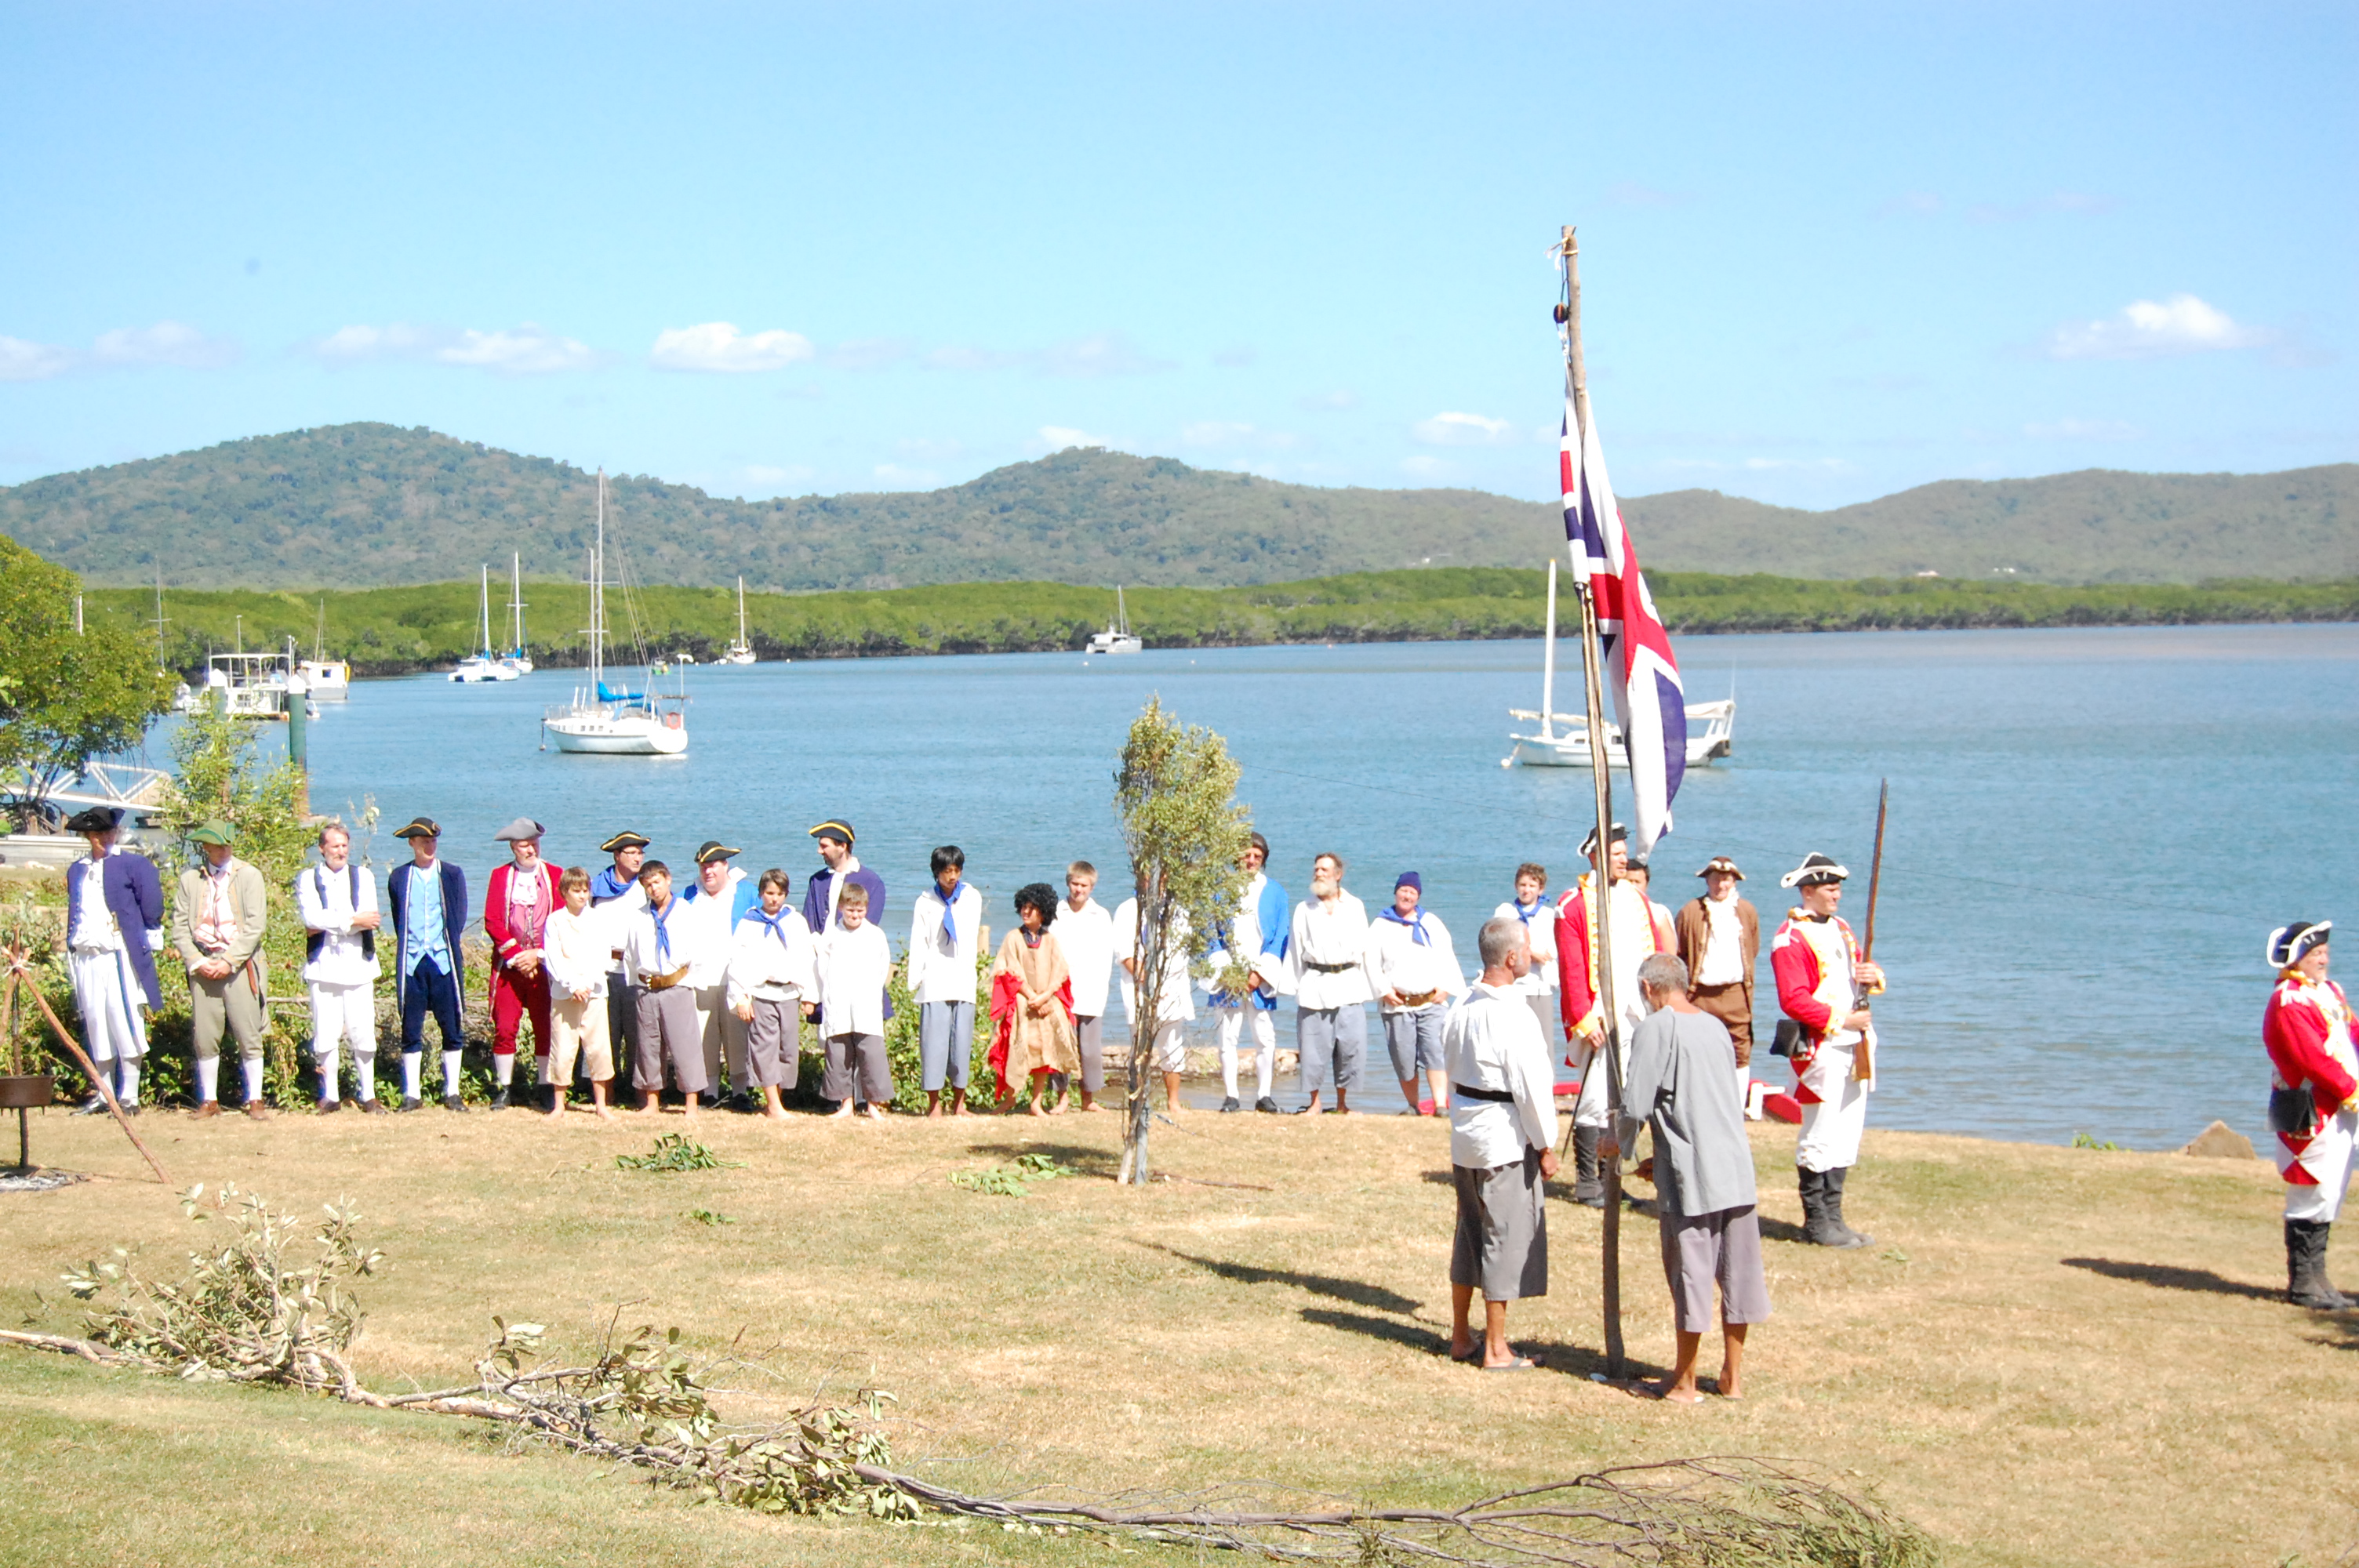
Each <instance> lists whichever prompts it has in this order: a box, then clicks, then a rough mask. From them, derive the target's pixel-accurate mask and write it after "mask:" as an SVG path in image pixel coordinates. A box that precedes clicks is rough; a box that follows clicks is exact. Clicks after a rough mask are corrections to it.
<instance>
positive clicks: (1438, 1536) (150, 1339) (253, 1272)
mask: <svg viewBox="0 0 2359 1568" xmlns="http://www.w3.org/2000/svg"><path fill="white" fill-rule="evenodd" d="M683 1142H684V1140H683ZM1017 1168H1019V1169H1025V1170H1028V1171H1030V1172H1031V1173H1032V1174H1031V1175H1029V1176H1027V1177H1026V1178H1025V1179H1027V1180H1039V1179H1042V1178H1044V1177H1048V1176H1051V1175H1053V1174H1057V1173H1059V1171H1058V1169H1057V1167H1056V1162H1055V1161H1054V1159H1053V1157H1051V1156H1049V1155H1045V1154H1029V1155H1023V1156H1019V1157H1018V1166H1017ZM183 1207H184V1209H185V1211H186V1212H187V1213H188V1215H189V1217H190V1218H191V1219H194V1220H200V1221H207V1222H210V1221H212V1219H214V1218H215V1217H226V1218H227V1219H228V1221H229V1226H228V1234H227V1235H226V1236H225V1237H224V1238H223V1241H222V1244H221V1245H220V1246H218V1247H217V1248H215V1249H212V1250H211V1251H206V1252H199V1253H196V1254H193V1255H191V1257H190V1272H189V1276H188V1278H187V1279H185V1280H183V1281H177V1282H172V1281H157V1280H152V1279H148V1278H147V1277H145V1276H143V1275H142V1274H141V1273H140V1272H139V1271H137V1270H136V1267H135V1266H134V1262H133V1258H132V1255H131V1254H130V1253H129V1252H127V1251H123V1250H118V1251H116V1252H115V1253H114V1256H113V1260H110V1261H108V1262H105V1263H92V1264H91V1265H89V1266H87V1267H85V1268H84V1269H82V1270H81V1271H78V1272H76V1273H74V1274H72V1275H70V1276H68V1279H67V1282H68V1284H69V1286H70V1287H71V1289H72V1290H73V1291H74V1293H75V1294H77V1295H78V1296H82V1297H83V1298H84V1299H88V1298H90V1297H92V1296H95V1295H97V1294H99V1293H101V1292H103V1291H105V1290H107V1289H109V1288H112V1289H113V1290H114V1292H115V1295H116V1299H115V1301H114V1303H113V1304H112V1305H110V1306H108V1307H106V1308H104V1309H103V1310H101V1311H99V1312H96V1313H93V1314H92V1316H91V1319H90V1331H91V1336H90V1337H88V1338H82V1339H77V1338H71V1337H69V1336H63V1335H50V1334H33V1333H26V1332H19V1331H16V1330H0V1344H15V1345H21V1346H28V1347H31V1348H35V1349H41V1350H50V1351H58V1352H61V1353H64V1354H68V1355H74V1356H80V1357H83V1358H85V1359H87V1360H91V1361H93V1362H98V1363H101V1364H103V1365H115V1366H129V1367H133V1368H138V1369H140V1370H142V1371H147V1372H154V1373H164V1374H174V1375H178V1376H179V1377H182V1378H189V1379H234V1380H238V1381H245V1382H262V1383H278V1384H281V1385H285V1386H288V1387H291V1388H296V1389H300V1390H309V1391H311V1392H315V1393H320V1394H323V1395H328V1396H331V1397H333V1398H336V1399H339V1400H343V1401H344V1402H345V1403H348V1404H355V1405H364V1406H368V1407H371V1408H374V1409H378V1410H400V1411H419V1412H421V1413H426V1414H432V1415H443V1416H457V1417H462V1418H466V1419H471V1420H477V1421H485V1422H494V1423H495V1424H497V1425H500V1426H502V1427H505V1428H506V1429H507V1430H509V1431H511V1432H514V1433H516V1434H517V1435H518V1436H520V1437H522V1438H525V1439H527V1440H528V1441H533V1442H539V1443H546V1444H550V1445H552V1446H555V1447H558V1448H562V1449H565V1450H567V1451H569V1452H571V1453H575V1454H586V1455H589V1456H592V1457H594V1458H598V1459H602V1460H605V1461H608V1462H611V1463H615V1464H620V1465H629V1466H631V1467H633V1468H635V1469H637V1470H640V1471H642V1472H645V1473H646V1474H647V1476H648V1478H649V1479H650V1480H651V1481H653V1482H655V1483H657V1484H659V1485H664V1486H669V1487H678V1488H680V1489H682V1490H688V1491H692V1492H694V1493H696V1494H697V1495H698V1496H700V1497H701V1498H706V1499H709V1500H712V1501H714V1502H718V1503H724V1504H727V1505H729V1506H732V1507H736V1508H746V1509H756V1511H759V1512H764V1513H774V1514H786V1513H793V1514H805V1515H825V1514H833V1515H853V1516H860V1517H867V1518H873V1519H902V1520H907V1519H919V1518H921V1517H923V1516H925V1515H929V1514H932V1515H947V1516H950V1517H951V1518H956V1519H974V1520H978V1521H984V1522H991V1523H996V1524H998V1525H999V1526H1000V1527H1001V1528H1002V1529H1004V1530H1027V1531H1044V1532H1046V1531H1053V1532H1056V1533H1059V1534H1066V1533H1071V1532H1075V1531H1086V1532H1091V1533H1094V1534H1100V1535H1103V1536H1106V1537H1110V1538H1118V1539H1122V1540H1126V1541H1134V1542H1138V1543H1141V1544H1157V1545H1168V1546H1178V1547H1181V1548H1185V1549H1189V1550H1191V1551H1194V1552H1199V1553H1201V1552H1205V1551H1208V1550H1216V1551H1233V1552H1240V1553H1242V1554H1247V1555H1251V1556H1256V1557H1261V1558H1266V1559H1269V1560H1273V1561H1280V1562H1294V1563H1358V1564H1379V1563H1442V1564H1462V1565H1467V1568H1473V1565H1475V1564H1484V1565H1489V1568H1511V1565H1523V1564H1529V1565H1535V1568H1537V1565H1538V1564H1554V1565H1565V1564H1575V1565H1583V1564H1585V1565H1588V1568H1609V1565H1610V1568H1672V1565H1674V1564H1680V1565H1685V1564H1701V1563H1712V1564H1719V1565H1724V1568H1933V1565H1934V1564H1935V1563H1936V1562H1937V1561H1938V1557H1937V1553H1936V1551H1935V1549H1934V1546H1933V1543H1932V1541H1930V1539H1929V1538H1928V1537H1927V1536H1926V1535H1925V1534H1924V1533H1923V1532H1922V1531H1920V1530H1918V1529H1917V1528H1916V1527H1915V1526H1913V1525H1911V1524H1909V1523H1908V1521H1907V1520H1905V1519H1900V1518H1898V1517H1897V1516H1896V1515H1894V1514H1893V1513H1891V1512H1890V1511H1889V1510H1887V1509H1885V1508H1884V1507H1883V1506H1882V1505H1881V1504H1880V1503H1878V1502H1876V1501H1875V1499H1874V1498H1862V1497H1854V1496H1851V1495H1848V1494H1846V1493H1843V1492H1841V1491H1838V1490H1836V1489H1835V1488H1834V1487H1830V1486H1828V1485H1826V1484H1824V1483H1822V1482H1821V1481H1818V1480H1816V1479H1814V1478H1812V1477H1811V1476H1807V1475H1805V1474H1803V1473H1801V1472H1800V1471H1799V1469H1797V1468H1796V1467H1794V1466H1792V1465H1787V1464H1784V1463H1782V1462H1777V1461H1772V1460H1766V1459H1754V1458H1745V1457H1736V1456H1725V1455H1713V1456H1705V1457H1701V1458H1689V1459H1673V1460H1668V1461H1664V1462H1661V1463H1658V1464H1647V1465H1615V1466H1610V1467H1608V1468H1604V1469H1601V1470H1596V1471H1593V1472H1591V1473H1589V1474H1586V1475H1582V1476H1576V1477H1574V1478H1573V1479H1571V1480H1569V1481H1560V1482H1554V1483H1550V1484H1549V1485H1546V1486H1540V1487H1526V1488H1522V1489H1520V1490H1517V1491H1510V1492H1501V1493H1496V1494H1494V1495H1492V1496H1490V1497H1486V1498H1479V1499H1477V1500H1475V1501H1473V1502H1471V1503H1467V1504H1465V1505H1463V1506H1462V1507H1458V1508H1445V1509H1388V1508H1375V1507H1368V1506H1364V1505H1360V1504H1354V1503H1347V1502H1342V1501H1338V1500H1336V1499H1333V1498H1319V1497H1313V1496H1306V1495H1303V1494H1299V1493H1279V1492H1275V1491H1273V1490H1271V1489H1270V1488H1268V1487H1256V1488H1252V1489H1247V1488H1244V1487H1228V1488H1223V1489H1222V1490H1220V1491H1218V1492H1214V1493H1199V1494H1195V1495H1193V1496H1189V1497H1182V1498H1165V1497H1156V1496H1150V1495H1145V1494H1141V1493H1138V1492H1136V1491H1131V1492H1123V1493H1116V1494H1112V1495H1101V1496H1097V1497H1093V1496H1091V1495H1089V1494H1086V1493H1080V1492H1074V1491H1066V1490H1065V1489H1063V1488H1059V1490H1060V1493H1062V1495H1060V1496H1058V1497H1039V1496H1035V1495H1033V1494H1034V1493H1036V1492H1037V1491H1038V1488H1026V1489H1024V1490H1023V1491H1020V1492H1017V1493H1015V1494H1012V1495H1008V1496H1002V1497H982V1496H978V1495H975V1494H972V1493H967V1492H961V1491H956V1490H953V1489H951V1488H950V1487H941V1486H938V1485H936V1484H935V1483H933V1482H931V1481H929V1480H926V1479H924V1478H922V1477H920V1476H911V1475H908V1474H905V1473H902V1472H899V1471H897V1470H895V1469H893V1468H892V1450H891V1445H890V1443H889V1440H888V1439H887V1437H886V1433H884V1432H883V1431H882V1430H881V1428H880V1426H879V1424H878V1420H879V1416H878V1412H879V1409H880V1406H881V1404H882V1403H883V1402H884V1401H886V1400H890V1399H891V1398H892V1396H891V1395H890V1394H886V1393H884V1392H882V1391H881V1390H867V1391H865V1393H864V1403H865V1406H866V1409H865V1411H861V1410H854V1409H849V1408H846V1407H843V1406H837V1405H820V1404H813V1405H810V1406H808V1407H806V1408H804V1409H802V1410H799V1411H795V1412H794V1413H793V1414H792V1415H791V1416H789V1417H788V1419H787V1420H785V1421H783V1422H777V1423H774V1424H771V1425H768V1426H759V1427H751V1426H738V1425H732V1424H729V1423H727V1422H724V1421H723V1418H722V1415H721V1412H720V1411H717V1410H716V1409H715V1408H714V1406H713V1404H712V1393H711V1390H710V1389H709V1387H708V1385H707V1382H706V1379H707V1378H708V1377H709V1376H710V1375H711V1373H712V1370H713V1368H714V1367H715V1366H717V1365H720V1364H721V1363H720V1362H711V1363H700V1362H699V1361H697V1360H696V1359H695V1358H693V1357H691V1356H690V1354H689V1352H688V1351H687V1350H686V1349H685V1348H684V1347H683V1346H682V1344H681V1336H680V1331H679V1329H677V1328H673V1329H669V1330H668V1331H666V1332H665V1333H664V1334H662V1335H661V1336H658V1334H657V1333H656V1331H655V1330H654V1329H653V1328H652V1327H648V1326H645V1325H642V1326H640V1327H637V1328H635V1329H633V1330H631V1331H630V1332H629V1333H627V1334H624V1335H620V1336H618V1335H617V1334H616V1333H615V1332H614V1324H613V1323H610V1324H609V1325H608V1329H607V1332H606V1334H605V1335H604V1336H603V1340H602V1342H601V1344H600V1346H599V1347H598V1351H597V1354H596V1356H595V1357H593V1358H592V1360H590V1361H589V1362H588V1363H587V1364H585V1365H578V1366H559V1365H552V1364H550V1363H549V1362H547V1361H544V1360H542V1359H540V1358H539V1353H540V1350H541V1346H542V1342H543V1340H544V1338H545V1336H546V1335H547V1333H548V1331H547V1329H546V1328H545V1327H543V1326H542V1325H539V1324H537V1323H509V1322H507V1321H506V1320H505V1319H502V1318H498V1317H495V1318H494V1319H493V1320H492V1322H493V1326H494V1327H495V1329H496V1330H497V1331H498V1332H497V1334H496V1335H495V1337H494V1338H493V1339H492V1341H491V1342H490V1344H489V1345H487V1346H485V1347H484V1353H483V1354H482V1356H481V1357H478V1358H477V1360H476V1362H475V1368H474V1379H473V1381H472V1382H469V1383H465V1384H462V1385H460V1386H458V1387H455V1388H448V1389H435V1390H421V1391H419V1392H415V1393H407V1394H397V1395H390V1396H388V1395H385V1394H380V1393H376V1392H375V1391H373V1390H369V1389H366V1388H364V1387H363V1386H361V1384H360V1383H359V1382H358V1381H357V1380H356V1379H354V1377H353V1372H352V1368H351V1367H350V1366H349V1364H348V1363H347V1362H346V1361H345V1359H344V1355H343V1353H344V1351H345V1349H346V1347H348V1346H350V1344H351V1343H352V1339H353V1334H354V1333H355V1332H356V1331H357V1330H358V1328H359V1325H360V1322H361V1314H360V1308H359V1305H358V1303H355V1302H353V1300H352V1298H351V1297H350V1296H349V1295H348V1294H347V1293H346V1292H345V1291H344V1289H343V1287H344V1284H345V1282H346V1281H349V1280H351V1279H353V1277H355V1276H357V1275H361V1274H366V1273H370V1272H372V1271H375V1268H376V1267H377V1266H378V1264H379V1263H380V1261H381V1257H380V1255H379V1254H378V1253H376V1252H375V1251H374V1250H371V1249H367V1248H365V1247H364V1246H363V1245H362V1244H361V1243H360V1241H359V1240H358V1239H357V1238H356V1237H355V1235H354V1227H355V1226H356V1224H357V1221H358V1217H357V1216H356V1215H354V1214H353V1212H352V1211H351V1210H349V1209H346V1208H342V1207H336V1206H332V1207H330V1208H329V1210H328V1212H327V1218H326V1219H325V1220H324V1221H321V1222H318V1223H316V1224H314V1225H313V1226H312V1227H310V1235H309V1236H308V1237H305V1236H304V1235H302V1234H300V1233H301V1232H302V1231H303V1229H304V1227H303V1226H302V1225H301V1224H300V1223H299V1222H298V1221H296V1220H294V1219H292V1218H290V1217H288V1216H285V1215H279V1214H274V1213H272V1212H271V1211H270V1210H269V1208H268V1206H266V1204H265V1203H264V1202H263V1201H262V1200H261V1199H260V1198H258V1197H255V1196H253V1195H245V1194H239V1193H237V1192H235V1191H234V1190H233V1189H229V1188H224V1189H223V1190H222V1192H220V1193H219V1194H217V1195H215V1196H214V1197H213V1198H212V1200H211V1202H210V1203H208V1202H206V1201H205V1200H204V1196H203V1193H202V1190H201V1188H192V1189H190V1192H189V1194H188V1195H187V1196H186V1198H185V1199H184V1202H183ZM307 1248H308V1249H309V1254H310V1255H309V1257H308V1259H307V1260H306V1259H299V1257H298V1255H299V1254H301V1253H303V1252H304V1251H305V1249H307Z"/></svg>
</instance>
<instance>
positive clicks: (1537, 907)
mask: <svg viewBox="0 0 2359 1568" xmlns="http://www.w3.org/2000/svg"><path fill="white" fill-rule="evenodd" d="M1548 906H1549V903H1548V900H1546V899H1544V898H1536V899H1534V900H1532V906H1531V907H1530V908H1529V909H1526V908H1525V907H1524V904H1523V901H1522V900H1521V899H1517V900H1515V901H1514V902H1512V903H1509V904H1508V905H1507V907H1508V908H1509V909H1512V910H1514V911H1515V912H1516V918H1517V920H1520V921H1522V922H1523V923H1524V924H1525V925H1527V926H1528V925H1531V923H1532V922H1533V921H1535V920H1537V919H1538V918H1539V913H1540V911H1541V910H1543V909H1546V908H1547V907H1548Z"/></svg>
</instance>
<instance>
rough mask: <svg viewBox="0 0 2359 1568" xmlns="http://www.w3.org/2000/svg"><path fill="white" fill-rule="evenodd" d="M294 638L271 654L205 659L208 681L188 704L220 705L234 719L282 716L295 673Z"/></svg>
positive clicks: (219, 656) (195, 692)
mask: <svg viewBox="0 0 2359 1568" xmlns="http://www.w3.org/2000/svg"><path fill="white" fill-rule="evenodd" d="M295 666H296V658H295V639H294V638H292V637H289V638H288V639H287V645H286V647H284V648H282V649H280V650H278V651H277V652H275V653H268V654H248V653H244V652H239V653H234V654H209V655H207V657H206V659H205V684H204V685H203V686H202V687H200V688H199V689H198V690H196V691H194V692H191V693H190V697H189V706H190V708H195V707H198V706H200V705H209V706H213V707H217V708H220V709H221V710H222V711H223V712H224V713H226V714H228V715H229V716H230V717H231V718H232V719H285V718H286V717H287V691H288V682H289V681H290V680H292V679H293V678H294V676H295Z"/></svg>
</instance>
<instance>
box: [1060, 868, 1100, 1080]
mask: <svg viewBox="0 0 2359 1568" xmlns="http://www.w3.org/2000/svg"><path fill="white" fill-rule="evenodd" d="M1097 885H1098V869H1097V868H1096V867H1095V866H1093V865H1091V864H1090V863H1089V862H1088V861H1087V860H1075V861H1074V862H1073V863H1072V864H1071V865H1070V866H1068V867H1066V868H1065V907H1064V908H1063V909H1061V910H1059V911H1058V912H1057V945H1058V946H1060V947H1062V948H1064V950H1065V968H1066V969H1067V970H1068V971H1069V972H1070V973H1071V976H1072V979H1073V1049H1074V1051H1075V1053H1076V1054H1079V1055H1080V1057H1081V1059H1082V1109H1083V1110H1096V1109H1098V1108H1099V1106H1098V1096H1100V1095H1102V1094H1103V1093H1104V1092H1105V1010H1106V991H1107V989H1108V988H1109V987H1110V986H1111V985H1112V984H1113V980H1114V915H1113V914H1112V913H1111V912H1109V911H1108V910H1107V908H1106V906H1105V905H1104V904H1102V903H1099V902H1098V901H1097V900H1096V899H1094V898H1093V897H1091V896H1090V895H1091V894H1092V893H1093V892H1095V891H1096V890H1097Z"/></svg>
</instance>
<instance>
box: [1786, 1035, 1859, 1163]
mask: <svg viewBox="0 0 2359 1568" xmlns="http://www.w3.org/2000/svg"><path fill="white" fill-rule="evenodd" d="M1836 1057H1840V1058H1841V1061H1840V1063H1839V1064H1837V1063H1835V1062H1834V1061H1833V1060H1832V1058H1836ZM1810 1065H1811V1067H1812V1068H1813V1069H1814V1070H1813V1072H1812V1073H1811V1075H1810V1076H1811V1077H1812V1078H1813V1079H1814V1080H1815V1079H1817V1078H1818V1077H1819V1076H1820V1075H1819V1074H1818V1073H1817V1072H1816V1071H1815V1069H1817V1068H1819V1067H1821V1066H1827V1067H1829V1068H1830V1070H1829V1072H1828V1073H1827V1074H1826V1077H1825V1081H1826V1087H1825V1088H1823V1089H1819V1090H1817V1091H1816V1092H1818V1093H1819V1094H1821V1095H1822V1096H1824V1097H1825V1098H1821V1100H1820V1101H1819V1102H1818V1103H1817V1104H1815V1105H1806V1106H1804V1107H1803V1108H1802V1130H1801V1136H1800V1137H1799V1139H1798V1140H1797V1141H1796V1142H1795V1145H1794V1163H1795V1164H1797V1165H1799V1166H1800V1167H1801V1168H1802V1169H1803V1170H1805V1171H1840V1170H1844V1169H1847V1168H1848V1167H1850V1166H1853V1165H1856V1164H1858V1163H1859V1135H1860V1134H1861V1133H1862V1132H1864V1131H1865V1130H1867V1090H1868V1086H1867V1085H1866V1084H1864V1083H1863V1082H1861V1081H1860V1080H1859V1079H1857V1078H1854V1077H1853V1076H1851V1053H1850V1052H1849V1051H1843V1050H1839V1049H1837V1048H1835V1047H1832V1046H1825V1045H1822V1046H1821V1047H1820V1048H1819V1054H1818V1057H1817V1059H1816V1060H1814V1061H1813V1062H1812V1063H1811V1064H1810ZM1838 1066H1839V1068H1840V1070H1835V1069H1836V1068H1837V1067H1838Z"/></svg>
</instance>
